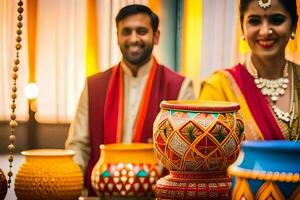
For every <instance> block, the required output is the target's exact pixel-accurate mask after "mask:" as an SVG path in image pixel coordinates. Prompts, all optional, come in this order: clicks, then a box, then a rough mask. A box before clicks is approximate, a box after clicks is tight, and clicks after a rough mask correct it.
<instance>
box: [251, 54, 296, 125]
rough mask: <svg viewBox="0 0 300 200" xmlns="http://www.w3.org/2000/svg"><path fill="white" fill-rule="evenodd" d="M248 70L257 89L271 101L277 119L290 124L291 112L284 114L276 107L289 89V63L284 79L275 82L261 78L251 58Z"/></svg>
mask: <svg viewBox="0 0 300 200" xmlns="http://www.w3.org/2000/svg"><path fill="white" fill-rule="evenodd" d="M246 68H247V71H248V72H249V73H250V74H251V76H252V77H253V78H254V82H255V84H256V86H257V88H259V89H260V91H261V92H262V94H263V95H265V96H267V97H269V99H270V100H271V104H272V109H273V112H274V113H275V115H276V117H277V118H278V119H280V120H282V121H284V122H286V123H289V122H290V121H291V112H284V111H282V110H281V109H280V108H278V107H277V106H275V103H276V102H277V100H278V99H279V97H280V96H283V95H284V94H285V91H286V89H287V88H288V83H289V79H288V62H286V64H285V66H284V69H283V77H280V78H278V79H274V80H273V79H265V78H262V77H259V76H258V72H257V70H256V68H255V67H254V65H253V63H252V61H251V58H249V59H248V62H247V64H246ZM290 108H291V110H293V105H291V107H290Z"/></svg>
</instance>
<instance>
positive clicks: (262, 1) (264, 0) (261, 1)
mask: <svg viewBox="0 0 300 200" xmlns="http://www.w3.org/2000/svg"><path fill="white" fill-rule="evenodd" d="M257 3H258V5H259V6H260V7H261V8H263V9H266V8H268V7H270V6H271V0H257Z"/></svg>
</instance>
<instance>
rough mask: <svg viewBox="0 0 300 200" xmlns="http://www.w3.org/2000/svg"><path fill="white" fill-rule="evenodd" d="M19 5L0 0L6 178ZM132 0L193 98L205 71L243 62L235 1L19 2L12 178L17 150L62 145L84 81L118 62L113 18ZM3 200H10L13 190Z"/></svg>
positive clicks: (0, 129) (1, 162)
mask: <svg viewBox="0 0 300 200" xmlns="http://www.w3.org/2000/svg"><path fill="white" fill-rule="evenodd" d="M297 1H298V2H299V3H300V0H297ZM17 3H18V0H0V167H1V169H3V170H4V171H5V173H7V170H8V161H7V156H6V155H5V154H7V152H8V151H7V145H8V136H9V125H8V124H9V119H10V112H11V111H10V104H11V86H12V81H11V71H12V67H13V60H14V59H15V54H16V51H15V38H16V36H17V34H16V24H17V16H18V14H17ZM134 3H136V4H144V5H148V6H149V7H150V8H151V9H152V10H153V11H154V12H156V13H157V14H158V15H159V18H160V25H159V29H160V31H161V37H160V42H159V45H158V46H156V47H155V49H154V55H155V56H156V58H157V59H158V61H159V62H160V63H162V64H165V65H167V66H169V67H170V68H172V69H173V70H175V71H177V72H179V73H181V74H183V75H185V76H187V77H189V78H191V79H192V80H193V81H194V84H195V92H196V94H198V93H199V89H200V83H201V81H202V80H204V79H205V78H207V77H208V76H209V75H210V74H211V73H213V72H214V71H215V70H218V69H221V68H225V67H231V66H233V65H234V64H236V63H237V62H242V61H243V60H244V59H245V57H246V56H247V54H248V53H249V49H248V47H247V45H246V43H245V42H244V41H243V40H242V38H241V30H240V22H239V13H238V5H239V0H24V8H25V12H24V13H23V14H24V19H23V22H24V26H23V34H22V38H23V41H22V49H21V51H20V58H21V63H20V70H19V78H18V80H17V87H18V98H17V109H16V114H17V120H18V123H19V126H18V127H17V131H16V137H17V141H16V143H15V144H16V159H15V161H14V163H13V166H14V167H13V171H14V174H15V173H16V171H17V169H18V167H19V166H20V164H21V163H22V162H23V160H24V158H23V157H22V156H20V151H22V150H26V149H33V148H64V142H65V140H66V138H67V134H68V128H69V124H70V122H71V120H72V118H73V116H74V113H75V109H76V106H77V102H78V99H79V96H80V92H81V90H82V88H83V85H84V81H85V78H86V77H87V76H89V75H91V74H94V73H96V72H99V71H103V70H105V69H107V68H108V67H109V66H112V65H115V64H117V63H118V61H119V60H120V58H121V54H120V52H119V48H118V45H117V35H116V25H115V16H116V14H117V12H118V11H119V9H120V8H121V7H123V6H125V5H129V4H134ZM298 5H300V4H298ZM299 7H300V6H298V10H299V9H300V8H299ZM299 30H300V29H299V28H298V32H299ZM299 42H300V41H299V33H297V34H296V39H295V40H294V41H292V42H290V43H289V45H288V47H287V49H286V51H287V57H288V59H290V60H292V61H294V62H296V63H298V64H299V63H300V56H299V55H300V50H299V48H298V46H300V43H299ZM1 154H2V155H1ZM13 181H14V180H13ZM12 186H13V185H12ZM6 199H9V200H10V199H15V196H14V193H13V190H10V191H9V193H8V195H7V197H6Z"/></svg>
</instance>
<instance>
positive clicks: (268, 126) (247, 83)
mask: <svg viewBox="0 0 300 200" xmlns="http://www.w3.org/2000/svg"><path fill="white" fill-rule="evenodd" d="M227 71H229V73H230V74H231V75H232V76H233V78H234V80H235V82H236V83H237V85H238V87H239V88H240V90H241V92H242V94H243V96H244V98H245V100H246V102H247V104H248V107H249V109H250V111H251V113H252V116H253V118H254V120H255V122H256V124H257V125H258V127H259V129H260V130H261V133H262V134H263V137H264V140H284V137H283V135H282V132H281V130H280V127H279V125H278V123H277V121H276V119H275V116H274V114H273V112H272V108H271V106H270V103H269V101H268V99H267V97H265V96H264V95H263V94H262V93H261V91H260V90H259V89H258V88H257V86H256V85H255V83H254V80H253V77H252V76H251V75H250V74H249V73H248V71H247V70H246V68H245V67H244V66H243V65H241V64H239V65H237V66H235V67H234V68H231V69H228V70H227Z"/></svg>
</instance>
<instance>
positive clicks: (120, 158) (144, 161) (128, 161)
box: [91, 143, 161, 198]
mask: <svg viewBox="0 0 300 200" xmlns="http://www.w3.org/2000/svg"><path fill="white" fill-rule="evenodd" d="M100 150H101V156H100V159H99V161H98V162H97V164H96V165H95V167H94V168H93V171H92V176H91V180H92V186H93V188H94V190H95V192H96V193H97V195H98V196H106V197H113V196H119V197H141V196H143V197H149V198H150V197H153V196H154V192H153V190H154V187H155V184H156V181H157V179H158V178H159V176H160V174H161V173H160V170H159V167H158V162H157V160H156V158H155V156H154V152H153V145H152V144H142V143H135V144H108V145H100Z"/></svg>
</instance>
